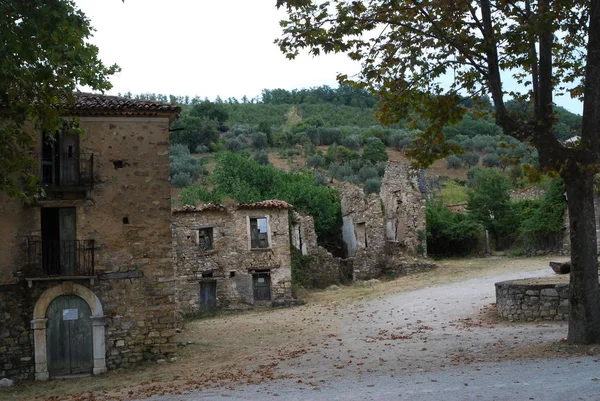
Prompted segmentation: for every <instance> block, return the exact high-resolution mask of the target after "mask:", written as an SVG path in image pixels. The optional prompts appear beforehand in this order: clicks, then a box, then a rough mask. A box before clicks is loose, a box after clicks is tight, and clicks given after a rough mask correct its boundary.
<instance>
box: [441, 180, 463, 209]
mask: <svg viewBox="0 0 600 401" xmlns="http://www.w3.org/2000/svg"><path fill="white" fill-rule="evenodd" d="M438 196H439V199H440V201H441V203H442V204H444V205H452V204H455V203H460V202H465V201H466V200H467V199H468V195H467V188H465V187H464V186H462V185H460V184H459V183H457V182H456V181H454V180H449V181H446V182H444V183H443V184H442V189H441V191H440V193H439V195H438Z"/></svg>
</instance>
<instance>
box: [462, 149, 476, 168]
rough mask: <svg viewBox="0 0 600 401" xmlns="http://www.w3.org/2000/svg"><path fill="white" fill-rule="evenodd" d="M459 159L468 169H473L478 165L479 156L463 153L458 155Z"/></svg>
mask: <svg viewBox="0 0 600 401" xmlns="http://www.w3.org/2000/svg"><path fill="white" fill-rule="evenodd" d="M460 158H461V160H462V161H463V162H464V163H465V164H466V165H467V166H468V167H475V166H477V163H479V155H478V154H477V153H473V152H465V153H463V154H462V155H460Z"/></svg>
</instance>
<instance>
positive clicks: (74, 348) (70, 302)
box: [46, 295, 93, 377]
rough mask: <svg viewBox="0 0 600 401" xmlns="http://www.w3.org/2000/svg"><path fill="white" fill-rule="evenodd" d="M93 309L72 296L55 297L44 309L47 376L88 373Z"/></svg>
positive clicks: (91, 350)
mask: <svg viewBox="0 0 600 401" xmlns="http://www.w3.org/2000/svg"><path fill="white" fill-rule="evenodd" d="M91 316H92V312H91V310H90V307H89V305H88V304H87V303H86V302H85V301H84V300H83V299H82V298H80V297H78V296H75V295H63V296H60V297H57V298H55V299H54V300H53V301H52V302H51V303H50V305H49V306H48V310H47V311H46V318H47V319H48V322H47V323H46V325H47V326H46V352H47V357H48V373H49V374H50V376H52V377H55V376H63V375H72V374H82V373H91V372H92V368H93V347H92V319H91Z"/></svg>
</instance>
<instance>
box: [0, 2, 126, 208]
mask: <svg viewBox="0 0 600 401" xmlns="http://www.w3.org/2000/svg"><path fill="white" fill-rule="evenodd" d="M0 15H2V18H0V38H1V39H0V43H1V45H0V121H2V123H1V124H0V191H3V192H5V193H7V194H8V195H9V196H13V197H19V198H23V199H31V198H32V197H34V196H36V195H37V194H38V192H39V186H38V181H37V174H35V173H36V172H37V171H38V168H39V166H38V165H37V161H36V160H35V158H34V157H33V156H32V155H31V154H30V153H29V150H30V149H31V148H32V147H33V145H34V143H35V140H36V139H37V137H38V135H39V132H40V131H47V132H57V131H58V130H59V129H62V128H63V126H64V123H65V122H64V120H63V118H62V117H63V116H65V115H68V112H67V111H66V110H67V108H68V106H69V105H71V104H73V102H74V101H75V95H74V92H75V90H76V89H78V88H80V87H88V88H90V89H91V90H99V91H105V90H108V89H110V88H111V84H110V83H109V81H108V79H109V77H110V76H111V75H113V74H114V73H116V72H118V71H119V70H120V69H119V67H118V66H117V65H112V66H110V67H107V66H105V65H104V64H103V63H102V61H101V60H100V59H99V58H98V48H97V47H96V46H94V45H92V44H91V43H90V38H91V37H92V34H93V28H92V27H91V26H90V21H89V19H88V18H87V17H86V16H85V15H84V14H83V12H81V10H79V9H78V8H77V7H76V5H75V3H74V2H73V1H70V0H30V1H0ZM27 121H29V122H30V123H32V125H33V127H34V128H35V130H31V129H28V130H26V129H25V124H26V122H27ZM33 133H35V134H33ZM32 134H33V135H32Z"/></svg>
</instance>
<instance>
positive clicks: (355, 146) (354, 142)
mask: <svg viewBox="0 0 600 401" xmlns="http://www.w3.org/2000/svg"><path fill="white" fill-rule="evenodd" d="M342 145H343V146H345V147H347V148H348V149H350V150H354V151H357V150H360V145H361V140H360V137H359V136H358V135H350V136H347V137H345V138H342Z"/></svg>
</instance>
